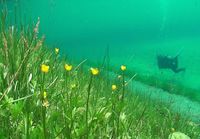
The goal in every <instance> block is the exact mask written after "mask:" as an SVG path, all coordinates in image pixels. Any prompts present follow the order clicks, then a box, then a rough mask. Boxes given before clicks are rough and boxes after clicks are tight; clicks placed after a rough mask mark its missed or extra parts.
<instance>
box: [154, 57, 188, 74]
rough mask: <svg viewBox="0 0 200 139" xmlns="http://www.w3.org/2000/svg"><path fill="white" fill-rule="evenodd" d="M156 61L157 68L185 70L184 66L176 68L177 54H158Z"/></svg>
mask: <svg viewBox="0 0 200 139" xmlns="http://www.w3.org/2000/svg"><path fill="white" fill-rule="evenodd" d="M157 61H158V67H159V69H171V70H172V71H173V72H175V73H179V72H181V71H185V68H178V56H176V57H170V56H162V55H158V56H157Z"/></svg>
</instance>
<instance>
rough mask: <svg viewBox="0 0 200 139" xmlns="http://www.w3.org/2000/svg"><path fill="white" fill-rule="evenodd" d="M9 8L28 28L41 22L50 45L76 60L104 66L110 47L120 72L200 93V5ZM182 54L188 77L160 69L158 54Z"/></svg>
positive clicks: (91, 0) (107, 0)
mask: <svg viewBox="0 0 200 139" xmlns="http://www.w3.org/2000/svg"><path fill="white" fill-rule="evenodd" d="M7 8H8V14H10V15H11V17H13V18H14V15H15V14H14V13H15V11H17V18H20V19H21V20H22V23H24V24H28V23H30V22H31V23H32V21H35V22H36V21H37V17H40V19H41V26H40V33H41V34H45V35H46V38H47V42H48V43H49V44H54V45H58V46H59V47H60V49H61V51H62V52H63V53H64V54H67V55H70V56H71V57H73V58H76V59H82V58H87V59H89V60H92V61H101V60H102V58H103V56H104V53H105V49H106V47H107V46H109V49H110V61H111V64H112V65H113V66H114V67H119V66H120V65H121V64H126V65H127V67H128V69H129V70H134V71H137V73H138V74H143V75H146V76H155V77H158V78H160V79H161V80H163V79H165V81H166V82H170V83H171V84H177V83H181V84H183V85H185V86H187V87H190V88H195V89H198V90H200V64H199V63H200V49H199V48H200V1H199V0H154V1H150V0H123V1H122V0H84V1H83V0H20V1H18V2H14V0H13V1H12V0H10V1H8V6H7ZM13 18H11V19H10V22H11V23H12V24H13V23H14V21H13ZM182 48H183V51H182V53H181V55H180V57H179V60H180V63H179V65H180V67H186V72H185V73H178V74H175V73H173V72H171V71H170V70H162V71H161V70H159V69H158V68H157V63H156V54H159V53H161V54H166V55H176V53H177V52H178V51H179V50H180V49H182Z"/></svg>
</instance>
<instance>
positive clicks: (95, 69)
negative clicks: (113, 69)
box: [90, 68, 99, 75]
mask: <svg viewBox="0 0 200 139" xmlns="http://www.w3.org/2000/svg"><path fill="white" fill-rule="evenodd" d="M90 70H91V73H92V75H98V74H99V70H98V68H90Z"/></svg>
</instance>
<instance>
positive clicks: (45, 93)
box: [43, 91, 47, 99]
mask: <svg viewBox="0 0 200 139" xmlns="http://www.w3.org/2000/svg"><path fill="white" fill-rule="evenodd" d="M43 97H44V99H46V98H47V92H45V91H44V93H43Z"/></svg>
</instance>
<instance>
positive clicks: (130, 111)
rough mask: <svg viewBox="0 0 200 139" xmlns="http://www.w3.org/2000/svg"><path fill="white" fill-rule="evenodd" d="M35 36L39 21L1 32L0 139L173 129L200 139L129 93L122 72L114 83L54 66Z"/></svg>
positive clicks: (156, 134) (148, 134)
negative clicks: (28, 26) (20, 28)
mask: <svg viewBox="0 0 200 139" xmlns="http://www.w3.org/2000/svg"><path fill="white" fill-rule="evenodd" d="M2 21H4V20H2ZM2 24H4V23H2ZM38 31H39V21H38V22H37V23H36V25H35V28H34V29H33V30H32V29H31V28H30V29H28V30H21V31H20V32H19V31H17V30H16V29H15V30H14V32H13V34H14V35H13V36H12V35H11V31H10V30H9V29H6V28H5V29H4V30H1V34H0V50H1V51H0V123H1V124H0V138H144V139H145V138H147V139H155V138H168V137H169V135H170V134H171V133H172V132H171V130H170V129H171V128H175V129H176V131H180V132H182V133H185V134H187V135H188V136H190V137H191V138H198V137H199V135H200V130H199V126H196V124H191V122H188V121H190V119H186V118H183V117H181V116H180V115H179V114H178V113H173V112H171V111H170V110H169V109H168V107H167V105H165V104H162V103H159V102H152V101H151V100H149V99H148V96H146V98H144V97H141V96H138V95H137V94H136V93H135V92H132V91H131V90H130V89H128V82H129V81H127V82H126V81H125V76H127V73H128V70H127V69H126V66H121V67H120V66H119V67H120V68H121V69H120V71H118V72H116V73H117V76H120V78H117V79H116V80H115V79H114V80H112V79H110V78H106V77H107V76H105V75H107V72H106V71H105V70H103V69H102V68H101V67H100V66H99V68H88V67H91V66H92V65H89V64H88V63H87V62H86V60H83V61H79V62H77V61H75V62H71V61H69V60H68V59H65V58H63V59H59V60H58V59H57V55H55V54H54V51H55V50H54V49H53V50H52V49H50V48H47V47H46V46H45V44H44V38H43V37H39V36H38ZM52 53H53V54H52ZM66 63H70V64H66ZM87 64H88V65H87ZM72 65H73V66H72ZM63 66H64V67H63ZM73 67H74V68H73ZM96 67H98V66H96ZM118 69H119V68H118ZM100 73H101V74H100ZM105 73H106V74H105ZM133 75H134V74H133ZM133 77H135V76H133ZM107 80H109V81H110V82H107ZM189 123H190V124H189Z"/></svg>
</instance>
